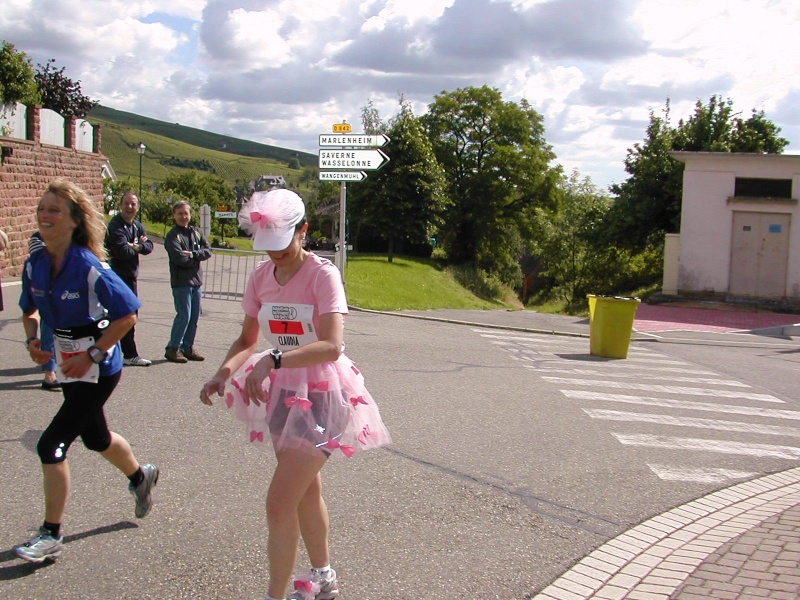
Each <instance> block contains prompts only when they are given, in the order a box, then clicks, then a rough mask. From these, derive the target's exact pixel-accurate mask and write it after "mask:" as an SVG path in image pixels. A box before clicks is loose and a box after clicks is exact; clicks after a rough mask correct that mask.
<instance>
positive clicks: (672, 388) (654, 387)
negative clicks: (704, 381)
mask: <svg viewBox="0 0 800 600" xmlns="http://www.w3.org/2000/svg"><path fill="white" fill-rule="evenodd" d="M542 379H544V380H546V381H550V382H552V383H557V384H560V385H595V386H597V387H604V388H609V387H610V388H624V389H626V390H641V391H645V392H661V393H664V394H683V395H687V396H715V397H718V398H742V399H744V400H757V401H759V402H781V403H782V402H783V400H779V399H778V398H776V397H775V396H772V395H769V394H751V393H748V392H737V391H732V390H712V389H705V388H694V387H682V386H677V385H658V384H650V383H631V382H627V381H603V380H600V379H573V378H569V377H548V376H546V375H543V376H542Z"/></svg>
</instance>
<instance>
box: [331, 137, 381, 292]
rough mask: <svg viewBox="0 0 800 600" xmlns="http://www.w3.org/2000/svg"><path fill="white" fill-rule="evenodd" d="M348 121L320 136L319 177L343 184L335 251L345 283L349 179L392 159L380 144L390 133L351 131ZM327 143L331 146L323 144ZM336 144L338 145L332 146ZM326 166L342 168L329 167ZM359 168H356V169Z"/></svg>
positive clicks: (359, 176) (364, 175) (360, 178)
mask: <svg viewBox="0 0 800 600" xmlns="http://www.w3.org/2000/svg"><path fill="white" fill-rule="evenodd" d="M351 132H352V127H351V126H350V124H349V123H336V124H334V126H333V133H332V134H325V133H323V134H321V135H320V136H319V145H320V146H321V148H320V151H319V168H320V171H319V179H320V181H340V182H341V184H342V188H341V193H340V194H339V251H338V252H337V253H336V257H337V262H338V267H339V271H340V272H341V274H342V283H344V268H345V264H346V263H347V236H346V233H347V231H346V229H345V228H346V226H347V219H346V211H347V183H346V182H348V181H364V180H365V179H366V178H367V174H366V173H365V172H364V171H375V170H377V169H380V168H381V167H382V166H383V165H385V164H386V163H387V162H389V157H388V156H386V154H384V153H383V152H382V151H381V150H378V149H377V148H380V147H382V146H385V145H386V144H388V143H389V141H390V140H389V137H388V136H386V135H384V134H382V133H380V134H377V135H370V134H363V133H351ZM324 146H328V147H329V148H331V149H325V148H322V147H324ZM332 147H336V149H332ZM355 148H371V149H370V150H357V149H355ZM323 169H342V170H326V171H323ZM354 169H357V170H354Z"/></svg>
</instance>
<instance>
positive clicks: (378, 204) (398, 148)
mask: <svg viewBox="0 0 800 600" xmlns="http://www.w3.org/2000/svg"><path fill="white" fill-rule="evenodd" d="M365 129H366V126H365ZM372 131H373V132H374V131H375V130H374V129H373V130H372ZM387 134H388V136H389V138H390V142H389V143H388V144H387V146H386V148H385V151H386V154H387V155H388V156H389V157H390V161H389V163H388V164H387V165H384V166H383V167H382V168H381V169H380V171H375V172H370V174H369V177H368V179H367V180H366V181H364V182H361V183H359V184H357V186H354V187H357V192H356V193H355V194H353V199H354V202H353V204H354V205H355V208H356V209H357V210H355V211H354V212H356V213H357V214H359V215H360V216H361V218H362V219H363V224H364V225H368V226H369V227H370V229H371V230H372V231H373V232H374V233H375V234H376V235H377V236H378V237H380V238H381V239H383V240H386V241H387V242H388V253H387V254H388V261H389V262H392V260H393V257H394V254H395V251H396V248H397V246H398V244H402V243H403V242H407V243H409V244H413V245H427V244H430V239H431V238H432V237H434V236H435V235H436V234H437V232H438V230H439V227H440V226H441V225H442V223H443V221H442V218H443V215H444V211H445V208H446V206H447V197H446V195H445V177H444V171H443V170H442V168H441V166H440V165H439V163H438V161H437V160H436V156H435V155H434V153H433V148H432V146H431V142H430V140H429V139H428V137H427V136H426V134H425V130H424V129H423V128H422V125H421V124H420V122H419V119H417V118H416V117H415V116H414V113H413V110H412V108H411V105H410V104H409V103H408V102H407V101H406V100H405V99H404V98H402V97H401V98H400V110H399V112H398V114H397V116H396V117H395V118H394V119H392V121H391V122H390V124H389V128H388V132H387Z"/></svg>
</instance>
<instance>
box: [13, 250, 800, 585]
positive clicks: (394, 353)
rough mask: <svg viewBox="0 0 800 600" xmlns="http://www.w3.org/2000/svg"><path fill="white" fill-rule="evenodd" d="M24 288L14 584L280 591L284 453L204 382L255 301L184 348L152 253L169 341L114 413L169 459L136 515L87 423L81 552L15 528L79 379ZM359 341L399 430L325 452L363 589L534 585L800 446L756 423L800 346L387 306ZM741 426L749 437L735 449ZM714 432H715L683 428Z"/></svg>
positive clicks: (144, 291) (782, 399)
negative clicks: (273, 570)
mask: <svg viewBox="0 0 800 600" xmlns="http://www.w3.org/2000/svg"><path fill="white" fill-rule="evenodd" d="M15 290H16V291H15ZM3 291H4V294H5V296H6V306H7V309H6V311H5V312H3V313H0V317H1V318H0V355H1V356H2V357H3V360H2V366H0V374H2V379H0V406H2V408H3V414H4V417H3V419H2V421H0V515H2V518H1V519H0V548H3V549H4V550H0V596H2V597H3V598H9V599H16V598H19V599H23V598H24V599H31V600H33V599H36V598H52V597H53V596H54V595H57V596H58V597H60V598H64V599H73V598H74V599H78V598H81V599H107V598H120V599H127V598H131V599H133V598H151V599H155V598H158V599H184V598H185V599H189V598H192V599H216V598H219V599H224V598H237V599H239V598H253V599H258V598H263V596H264V595H265V593H266V585H265V584H266V565H267V556H266V527H265V518H264V507H263V504H264V496H265V490H266V486H267V483H268V479H269V475H270V473H271V470H272V468H273V466H274V459H273V457H272V456H271V453H270V452H269V450H268V449H266V448H263V447H256V446H253V445H251V444H249V443H247V440H246V439H245V432H244V430H243V429H242V428H241V427H240V425H239V424H238V423H237V422H236V421H235V420H234V419H233V418H232V416H231V415H229V414H227V409H226V408H225V406H224V403H218V404H217V405H215V406H214V407H212V408H209V407H206V406H203V405H202V404H201V403H200V402H199V400H198V391H199V388H200V386H201V384H202V383H203V382H204V381H205V380H206V379H207V378H208V377H210V376H211V374H213V372H214V370H215V368H216V366H217V365H218V364H219V362H220V361H221V360H222V357H223V356H224V353H225V351H226V349H227V347H228V345H229V344H230V341H231V340H232V339H233V338H234V337H235V335H236V333H237V331H238V327H239V324H240V322H241V309H240V307H239V304H238V302H234V301H227V300H214V299H207V300H205V301H204V314H203V316H202V317H201V321H200V327H199V333H198V341H197V347H198V349H199V350H200V351H202V352H203V353H205V354H206V355H207V357H208V359H207V361H206V362H205V363H189V364H187V365H176V364H172V363H167V362H166V361H164V360H163V359H161V356H162V354H163V347H164V345H165V343H166V340H167V337H168V334H169V327H170V325H171V322H172V317H173V314H174V313H173V309H172V299H171V294H170V291H169V285H168V275H167V262H166V255H165V253H164V252H163V248H161V247H157V249H156V252H154V254H153V255H151V256H150V257H147V258H146V259H145V260H144V261H143V273H142V276H141V278H140V295H141V297H142V299H143V302H144V304H145V307H144V309H143V310H142V313H141V316H140V318H141V321H140V324H139V325H138V326H137V342H138V344H139V347H140V352H141V354H142V355H143V356H145V357H148V358H151V359H157V360H155V361H154V364H153V365H152V366H151V367H148V368H126V369H125V371H124V375H123V379H122V382H121V384H120V386H119V387H118V389H117V391H116V392H115V394H114V396H113V397H112V400H111V401H110V403H109V405H108V410H107V412H108V415H109V421H110V423H111V425H112V428H113V429H115V430H116V431H119V432H120V433H121V434H123V435H124V436H126V437H127V438H128V439H129V441H130V442H131V443H132V445H133V448H134V452H135V453H136V454H137V457H138V458H139V459H140V461H142V462H155V463H157V464H158V465H159V466H160V467H161V469H162V478H161V480H160V482H159V485H158V487H157V488H156V506H155V508H154V509H153V512H152V513H151V515H150V516H148V517H147V518H146V519H144V520H142V521H137V520H136V519H135V518H134V517H133V501H132V499H131V496H130V494H129V493H128V492H127V490H126V484H127V480H125V479H124V477H122V476H121V475H120V474H118V473H117V472H115V470H114V469H113V468H112V467H111V466H110V465H108V464H106V463H105V462H104V461H103V460H102V459H100V458H99V457H97V456H95V455H93V454H92V453H90V452H88V451H86V450H85V449H84V448H82V447H81V445H80V443H79V442H78V443H76V444H75V445H74V446H73V448H72V449H71V450H70V465H71V467H72V473H73V490H72V496H71V498H70V503H69V506H68V509H67V518H66V521H65V530H66V531H65V532H66V536H67V538H66V539H67V542H68V543H67V545H66V549H65V552H64V555H63V557H62V558H61V559H59V561H57V562H56V563H55V564H49V565H45V566H33V565H29V564H27V563H23V561H21V560H19V559H17V558H16V557H15V556H14V555H13V553H12V552H11V551H10V548H11V546H12V545H13V544H15V543H18V542H20V541H22V540H23V539H25V537H26V536H27V535H29V532H28V530H29V529H36V528H37V527H38V526H39V524H40V522H41V517H42V497H41V475H40V470H39V464H38V460H37V457H36V454H35V444H36V440H37V439H38V435H39V433H40V432H41V430H42V429H43V428H44V427H45V426H46V425H47V423H48V422H49V420H50V418H51V416H52V415H53V413H54V412H55V410H56V408H57V406H58V402H59V396H58V395H57V394H53V393H49V392H45V391H42V390H40V389H39V382H40V374H39V373H38V372H37V371H36V368H35V366H33V365H32V364H31V363H29V360H28V357H27V355H26V353H25V352H24V349H23V347H22V344H21V343H20V342H21V339H22V329H21V325H20V324H19V315H18V312H17V311H15V310H14V306H15V302H16V298H17V295H18V288H15V287H6V288H4V290H3ZM565 323H566V321H565ZM346 342H347V353H348V355H349V356H351V357H352V358H353V359H354V360H355V361H356V363H357V364H358V365H359V366H360V368H361V369H362V371H363V372H364V374H365V377H366V380H367V385H368V387H369V389H370V390H371V392H372V394H373V396H374V397H375V398H376V400H377V401H378V402H379V405H380V407H381V411H382V414H383V417H384V420H385V421H386V423H387V425H388V426H389V428H390V431H391V432H392V435H393V438H394V443H393V444H392V445H391V446H390V447H388V448H386V449H381V450H377V451H373V452H370V453H365V454H364V455H363V456H359V457H357V458H355V459H353V460H352V461H346V460H342V461H331V463H330V464H329V465H327V466H326V467H325V470H324V471H323V473H324V475H323V480H324V482H325V486H326V492H325V495H326V499H327V501H328V505H329V509H330V512H331V521H332V528H331V547H332V559H333V565H334V566H335V568H336V569H337V570H338V571H339V574H340V583H341V586H342V597H343V598H361V599H363V600H369V599H375V600H377V599H398V600H401V599H413V598H419V597H462V598H465V597H466V598H499V599H522V598H527V597H529V596H530V595H532V594H533V593H535V592H536V591H538V590H540V589H542V588H543V587H544V586H545V585H547V583H549V582H550V581H551V580H552V579H553V578H555V577H556V576H558V575H559V574H560V573H561V572H563V571H564V570H565V569H567V568H568V567H569V566H570V565H572V564H573V563H574V562H575V561H577V560H578V559H579V558H581V557H582V556H584V555H585V554H587V553H588V552H589V551H591V550H592V549H593V548H595V547H597V546H599V545H600V544H601V543H603V542H605V541H606V540H608V539H610V538H611V537H613V536H615V535H616V534H618V533H621V532H623V531H625V530H627V529H628V528H629V527H631V526H632V525H634V524H636V523H639V522H641V521H642V520H644V519H646V518H648V517H650V516H653V515H655V514H658V513H660V512H662V511H664V510H667V509H668V508H671V507H673V506H676V505H679V504H682V503H683V502H686V501H688V500H690V499H693V498H696V497H698V496H701V495H704V494H706V493H708V492H710V491H712V490H715V489H719V488H720V487H724V486H726V485H728V484H730V483H731V482H732V479H731V478H734V479H735V477H737V475H736V474H737V473H739V474H741V473H751V474H752V473H766V472H772V471H777V470H782V469H785V468H789V467H791V466H796V465H797V462H798V461H797V457H795V456H793V455H792V451H791V450H790V449H791V448H794V445H796V444H797V433H796V432H795V431H794V430H792V429H791V428H787V429H786V430H772V431H771V432H769V433H764V432H765V431H769V430H765V429H763V428H758V427H756V426H765V425H769V426H773V425H774V424H776V423H778V422H780V423H781V424H782V425H784V426H790V425H792V422H793V421H792V418H793V417H790V418H785V419H782V420H778V421H776V420H775V415H774V414H772V413H763V412H759V411H762V410H763V409H780V410H790V411H791V410H797V401H796V395H795V393H794V390H795V389H796V387H795V386H794V382H795V381H796V375H797V369H798V363H800V354H796V353H794V349H793V348H792V347H791V346H789V345H787V346H786V347H783V348H773V349H764V348H747V347H741V346H738V345H736V346H719V345H705V344H704V343H703V342H702V340H700V341H698V343H697V344H691V345H686V344H658V343H649V342H638V341H637V342H634V343H633V344H632V348H631V353H630V356H629V358H628V360H625V361H609V360H605V359H600V358H597V357H592V356H590V355H589V353H588V340H587V339H585V338H581V337H569V336H556V335H545V334H535V333H521V332H514V331H510V330H499V329H491V328H488V327H473V326H469V325H464V324H456V323H448V322H437V321H427V320H416V319H408V318H400V317H398V316H393V315H385V314H379V313H368V312H353V313H352V314H351V315H350V316H349V317H348V319H347V322H346ZM615 395H616V396H617V397H619V396H620V395H626V396H628V398H629V400H627V404H624V403H620V402H619V401H618V399H617V400H616V401H615V400H613V399H611V396H615ZM630 398H634V400H631V399H630ZM712 402H713V403H716V404H718V405H720V406H736V407H739V408H738V409H737V410H738V411H739V412H735V413H731V414H729V415H727V416H724V417H722V418H723V419H726V420H729V421H735V422H737V423H738V422H741V423H745V424H747V425H748V426H749V427H753V429H751V430H748V431H738V432H736V433H731V432H730V431H726V430H722V429H719V428H718V426H712V425H711V424H706V426H705V428H704V430H703V431H704V433H703V434H702V435H700V436H697V435H695V434H691V435H690V434H688V433H687V431H695V430H690V429H687V425H686V422H685V421H682V419H684V418H697V417H700V416H705V417H707V418H708V419H709V420H712V419H713V420H720V417H719V415H718V414H716V413H713V412H708V414H704V415H699V414H698V412H697V410H696V408H697V406H698V404H697V403H712ZM686 403H695V404H694V406H691V407H690V406H689V405H688V404H686ZM708 411H711V409H710V408H709V409H708ZM740 413H744V414H740ZM642 415H648V416H647V417H643V416H642ZM653 415H655V416H653ZM765 415H767V416H765ZM665 416H668V417H671V419H664V418H663V417H665ZM694 426H695V427H697V426H698V424H697V423H695V424H694ZM731 436H735V440H736V441H737V442H738V443H740V444H744V445H741V446H739V447H738V449H739V453H736V452H733V453H732V452H723V451H721V450H720V449H721V448H723V447H725V448H728V447H729V446H723V443H726V444H729V442H730V440H731ZM698 438H699V439H702V440H704V443H703V444H699V445H698V444H697V443H695V446H698V447H696V448H694V449H692V448H689V447H688V442H687V443H686V444H684V446H681V445H680V444H677V442H675V440H679V439H684V440H685V439H698ZM767 440H768V441H767ZM670 444H672V445H670ZM676 444H677V445H676ZM715 444H716V445H715ZM762 446H770V447H781V448H784V449H785V450H783V453H784V454H787V453H788V458H787V457H786V456H784V455H783V454H781V453H780V452H778V451H777V450H774V449H773V450H772V451H769V452H768V451H767V448H762V450H763V452H757V451H756V450H757V449H758V448H760V447H762ZM753 448H755V449H756V450H753ZM691 474H695V475H698V474H700V475H703V474H705V479H702V478H700V477H699V475H698V476H697V477H695V479H694V480H690V478H689V475H691ZM714 474H716V477H713V475H714ZM681 477H682V478H681Z"/></svg>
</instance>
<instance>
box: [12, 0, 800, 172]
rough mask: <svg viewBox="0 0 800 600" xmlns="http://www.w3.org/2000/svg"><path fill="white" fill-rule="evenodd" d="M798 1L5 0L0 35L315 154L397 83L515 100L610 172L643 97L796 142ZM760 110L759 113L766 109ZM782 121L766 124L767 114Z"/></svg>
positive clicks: (92, 87) (639, 129) (385, 108)
mask: <svg viewBox="0 0 800 600" xmlns="http://www.w3.org/2000/svg"><path fill="white" fill-rule="evenodd" d="M798 30H800V2H797V0H726V2H696V0H603V2H597V0H427V1H426V2H406V1H404V0H305V1H303V2H296V1H295V0H270V1H269V2H267V1H264V0H171V1H168V0H143V1H142V2H127V1H123V0H61V1H59V2H54V1H52V0H3V7H2V10H0V39H3V40H7V41H11V42H13V43H15V45H16V46H17V48H18V49H19V50H23V51H25V52H26V53H28V55H29V56H30V57H31V58H32V59H33V61H34V64H36V63H44V62H45V61H46V60H47V59H49V58H55V59H56V64H57V65H59V66H64V67H66V73H67V75H68V76H69V77H71V78H73V79H75V80H78V81H80V82H81V85H82V89H83V92H84V93H85V94H86V95H88V96H90V97H92V98H96V99H98V100H100V101H101V102H102V103H103V104H106V105H108V106H110V107H112V108H118V109H121V110H126V111H131V112H136V113H140V114H143V115H145V116H149V117H153V118H156V119H163V120H166V121H170V122H180V123H183V124H186V125H191V126H194V127H200V128H208V129H209V130H211V131H216V132H218V133H225V134H229V135H234V136H239V137H246V138H248V139H253V140H255V141H260V142H264V143H272V144H277V145H283V146H286V147H288V148H294V149H299V150H305V151H308V152H316V150H317V136H318V134H319V133H323V132H327V131H329V130H330V127H331V125H332V124H333V123H335V122H339V121H341V120H342V119H343V118H344V119H348V120H349V121H350V122H351V123H354V124H355V123H358V121H359V118H360V111H361V107H362V106H364V105H365V104H366V102H367V101H368V100H369V99H370V98H372V99H373V101H374V103H375V105H376V107H377V108H378V109H379V111H380V112H381V115H382V116H383V117H384V118H388V117H390V116H392V115H394V114H395V112H396V111H397V98H398V95H399V94H403V95H404V96H405V97H406V99H407V100H409V101H410V102H411V103H412V105H413V106H414V109H415V112H416V114H421V113H422V112H423V111H424V110H425V107H426V105H427V104H428V103H430V102H431V101H432V100H433V97H434V95H435V94H438V93H440V92H442V91H451V90H454V89H456V88H458V87H465V86H471V85H475V86H480V85H485V84H487V85H490V86H492V87H496V88H498V89H500V90H501V91H502V93H503V97H504V98H505V99H506V100H510V101H518V100H521V99H522V98H526V99H527V100H528V101H529V102H530V103H531V105H532V106H533V107H534V108H535V109H536V110H538V111H539V112H541V113H542V115H543V116H544V118H545V126H546V132H545V135H546V139H547V140H548V142H549V143H550V144H552V145H553V147H554V149H555V151H556V153H557V155H558V159H557V162H558V163H560V164H562V165H563V166H564V167H565V168H566V169H567V170H571V169H572V168H577V169H578V170H579V171H580V172H581V173H583V174H585V175H590V176H591V177H592V179H593V180H594V181H595V182H596V183H597V184H599V185H601V186H605V185H608V184H609V183H611V182H619V181H621V180H623V179H624V178H625V177H626V174H625V173H624V170H623V161H624V159H625V156H626V153H627V149H628V148H630V147H631V146H632V145H633V144H634V143H636V142H639V141H641V140H642V139H643V138H644V134H645V128H646V126H647V121H648V115H649V111H650V110H655V111H660V110H661V109H662V108H663V107H664V103H665V101H666V99H667V98H669V99H670V105H671V114H672V118H673V120H674V122H677V119H679V118H682V117H684V118H685V117H686V116H688V115H689V114H691V112H692V110H693V108H694V104H695V102H696V101H697V100H698V99H700V100H701V101H707V100H708V98H709V97H710V96H711V95H712V94H717V95H720V96H722V97H723V98H732V99H733V100H734V102H735V108H736V109H737V110H741V111H744V112H746V113H749V111H750V109H752V108H755V109H758V110H762V109H763V110H765V111H766V114H767V118H771V119H773V120H775V122H776V124H777V125H778V126H779V127H781V128H782V129H783V131H782V135H783V136H784V137H787V138H788V139H790V140H792V142H793V143H792V145H791V146H790V147H789V150H792V149H795V150H796V149H800V112H798V111H800V108H797V105H798V99H800V36H798V35H797V31H798ZM773 111H774V114H773ZM779 118H780V120H778V119H779Z"/></svg>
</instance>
